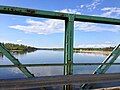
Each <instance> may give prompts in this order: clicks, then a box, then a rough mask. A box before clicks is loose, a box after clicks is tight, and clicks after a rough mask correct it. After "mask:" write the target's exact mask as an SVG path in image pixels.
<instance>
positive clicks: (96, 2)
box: [86, 0, 101, 10]
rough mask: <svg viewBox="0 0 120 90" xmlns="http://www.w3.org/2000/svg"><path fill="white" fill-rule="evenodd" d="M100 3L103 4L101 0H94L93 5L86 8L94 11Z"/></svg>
mask: <svg viewBox="0 0 120 90" xmlns="http://www.w3.org/2000/svg"><path fill="white" fill-rule="evenodd" d="M100 3H101V0H93V3H92V4H89V5H86V7H87V8H88V9H90V10H92V9H95V8H96V7H97V6H98V5H99V4H100Z"/></svg>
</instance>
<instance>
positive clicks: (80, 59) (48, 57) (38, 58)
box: [0, 50, 120, 79]
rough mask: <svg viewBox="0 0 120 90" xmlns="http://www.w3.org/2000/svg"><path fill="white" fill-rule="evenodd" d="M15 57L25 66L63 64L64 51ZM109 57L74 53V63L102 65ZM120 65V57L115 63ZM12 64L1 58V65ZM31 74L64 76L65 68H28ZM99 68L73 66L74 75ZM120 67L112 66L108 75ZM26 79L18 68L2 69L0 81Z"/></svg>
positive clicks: (45, 51)
mask: <svg viewBox="0 0 120 90" xmlns="http://www.w3.org/2000/svg"><path fill="white" fill-rule="evenodd" d="M14 56H15V57H16V58H18V59H19V61H20V62H21V63H23V64H46V63H63V62H64V53H63V51H52V50H37V51H34V52H29V53H21V54H17V53H14ZM106 57H107V56H106V55H104V54H97V53H96V54H95V53H74V59H73V60H74V61H73V62H74V63H101V62H102V61H103V60H104V59H105V58H106ZM115 62H116V63H120V57H119V58H118V59H117V60H116V61H115ZM9 64H12V63H11V62H10V60H8V59H7V58H6V57H5V56H0V65H9ZM27 68H28V69H29V70H30V71H31V73H33V74H34V75H35V76H36V77H38V76H52V75H63V70H64V68H63V66H41V67H27ZM96 68H97V65H92V66H91V65H90V66H89V65H87V66H73V73H74V74H89V73H92V72H93V71H94V70H95V69H96ZM119 68H120V65H117V66H114V65H113V66H111V67H110V68H109V70H108V71H107V73H115V72H120V69H119ZM11 78H25V76H24V75H23V74H22V73H21V71H20V70H19V69H17V68H0V79H11Z"/></svg>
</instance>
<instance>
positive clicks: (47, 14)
mask: <svg viewBox="0 0 120 90" xmlns="http://www.w3.org/2000/svg"><path fill="white" fill-rule="evenodd" d="M0 13H3V14H13V15H23V16H32V17H41V18H51V19H62V20H65V19H67V18H68V17H69V13H60V12H52V11H43V10H36V9H28V8H20V7H10V6H0ZM74 16H75V21H83V22H93V23H103V24H114V25H120V19H113V18H105V17H96V16H85V15H78V14H74Z"/></svg>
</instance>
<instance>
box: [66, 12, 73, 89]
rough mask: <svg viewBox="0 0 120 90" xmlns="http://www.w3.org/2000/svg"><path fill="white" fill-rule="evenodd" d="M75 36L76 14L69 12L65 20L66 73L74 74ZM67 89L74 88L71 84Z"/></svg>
mask: <svg viewBox="0 0 120 90" xmlns="http://www.w3.org/2000/svg"><path fill="white" fill-rule="evenodd" d="M73 36H74V15H72V14H69V17H68V18H67V19H66V20H65V45H64V48H65V49H64V64H67V65H66V66H64V75H72V74H73ZM66 90H72V86H71V85H67V86H66Z"/></svg>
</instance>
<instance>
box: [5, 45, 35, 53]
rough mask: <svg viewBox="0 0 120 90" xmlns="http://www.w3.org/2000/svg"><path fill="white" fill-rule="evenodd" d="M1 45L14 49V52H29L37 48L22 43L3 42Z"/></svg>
mask: <svg viewBox="0 0 120 90" xmlns="http://www.w3.org/2000/svg"><path fill="white" fill-rule="evenodd" d="M3 45H4V46H5V47H6V48H7V49H8V50H10V51H16V52H19V51H20V52H21V51H23V52H31V51H35V50H37V48H35V47H31V46H26V45H22V44H20V45H19V44H12V43H3Z"/></svg>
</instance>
